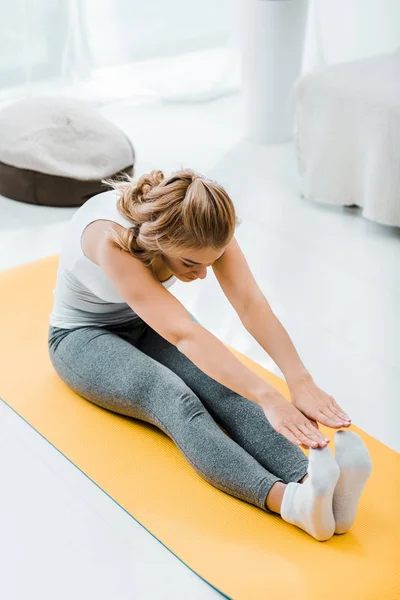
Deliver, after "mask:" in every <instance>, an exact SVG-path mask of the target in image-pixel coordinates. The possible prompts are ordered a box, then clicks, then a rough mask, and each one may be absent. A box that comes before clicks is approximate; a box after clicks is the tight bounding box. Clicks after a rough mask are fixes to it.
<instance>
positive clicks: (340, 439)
mask: <svg viewBox="0 0 400 600" xmlns="http://www.w3.org/2000/svg"><path fill="white" fill-rule="evenodd" d="M335 459H336V462H337V464H338V465H339V468H340V476H339V480H338V482H337V485H336V488H335V491H334V494H333V514H334V517H335V521H336V528H335V533H346V531H348V530H349V529H350V527H351V526H352V525H353V523H354V520H355V518H356V512H357V508H358V503H359V500H360V497H361V494H362V491H363V489H364V487H365V484H366V483H367V480H368V478H369V476H370V474H371V471H372V461H371V457H370V455H369V452H368V449H367V447H366V446H365V444H364V442H363V440H362V438H361V437H360V436H359V435H358V433H356V432H355V431H343V430H340V431H337V432H336V433H335Z"/></svg>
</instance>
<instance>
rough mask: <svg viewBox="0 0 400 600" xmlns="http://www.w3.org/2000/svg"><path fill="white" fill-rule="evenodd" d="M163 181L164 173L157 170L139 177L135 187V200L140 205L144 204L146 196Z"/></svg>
mask: <svg viewBox="0 0 400 600" xmlns="http://www.w3.org/2000/svg"><path fill="white" fill-rule="evenodd" d="M163 179H164V173H163V172H162V171H159V170H154V171H151V173H146V174H145V175H142V176H141V177H139V179H138V180H137V182H136V186H135V199H136V200H137V201H138V202H140V203H142V202H146V195H147V194H148V193H149V192H151V190H152V189H153V188H155V187H157V186H158V185H159V184H160V183H161V182H162V181H163Z"/></svg>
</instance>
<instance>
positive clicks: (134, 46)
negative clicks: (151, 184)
mask: <svg viewBox="0 0 400 600" xmlns="http://www.w3.org/2000/svg"><path fill="white" fill-rule="evenodd" d="M238 1H239V0H202V1H201V2H195V1H190V0H189V1H188V0H169V1H168V2H165V1H164V0H147V1H146V2H142V1H139V0H53V1H52V2H48V1H46V0H15V1H14V3H12V4H11V3H7V4H6V2H5V0H0V2H1V4H2V6H1V13H2V14H1V20H0V32H1V36H0V40H1V41H0V48H1V50H2V52H0V102H2V103H4V102H6V103H7V102H9V101H10V100H15V99H18V98H21V97H26V96H28V95H35V94H40V93H44V92H45V93H52V92H54V93H67V94H72V95H74V96H80V97H83V98H85V99H88V100H90V101H92V102H94V103H96V104H103V103H107V102H109V101H112V100H118V99H123V98H127V97H129V98H132V99H134V98H136V99H137V100H140V99H148V98H161V99H163V100H166V101H190V102H198V101H206V100H211V99H214V98H218V97H219V96H222V95H225V94H229V93H233V92H235V91H237V90H238V89H239V86H240V67H239V60H238V54H239V51H240V50H239V42H238V23H237V14H238V13H237V10H236V7H237V2H238ZM1 57H2V58H1Z"/></svg>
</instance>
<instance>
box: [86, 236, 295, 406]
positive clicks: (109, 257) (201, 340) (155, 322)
mask: <svg viewBox="0 0 400 600" xmlns="http://www.w3.org/2000/svg"><path fill="white" fill-rule="evenodd" d="M98 260H99V265H100V267H101V268H102V270H103V271H104V272H105V274H106V275H107V277H108V278H109V280H110V281H111V283H112V284H113V285H114V287H115V289H116V290H117V291H118V292H119V294H120V295H121V297H122V298H123V299H124V300H125V302H126V303H127V304H129V306H130V307H131V308H132V310H133V311H134V312H135V313H136V314H138V315H139V317H141V318H142V319H143V321H145V322H146V323H147V324H148V325H149V326H150V327H152V328H153V329H154V330H155V331H157V333H159V334H160V335H161V336H162V337H163V338H165V339H166V340H168V341H169V342H170V343H172V344H174V345H175V346H176V347H177V348H178V350H179V351H180V352H182V353H183V354H185V355H186V356H187V357H188V358H189V359H190V360H191V361H192V362H193V363H194V364H195V365H197V366H198V367H199V368H200V369H201V370H202V371H204V373H206V374H207V375H209V376H210V377H212V378H213V379H215V380H216V381H218V382H219V383H222V384H223V385H225V386H226V387H228V388H230V389H231V390H233V391H235V392H237V393H238V394H240V395H242V396H244V397H245V398H248V399H249V400H252V401H253V402H256V403H258V404H261V403H262V402H264V404H265V403H267V402H268V399H269V398H273V399H274V400H275V401H276V399H277V397H279V398H280V399H281V400H282V401H283V402H284V398H283V397H282V396H281V395H280V394H279V392H278V391H277V390H276V389H275V388H274V387H272V386H271V385H269V384H268V383H267V382H266V381H264V380H263V379H262V378H261V377H259V376H258V375H256V374H255V373H253V372H252V371H251V370H250V369H248V368H247V367H246V366H245V365H244V364H243V363H242V362H241V361H240V360H239V359H237V358H236V356H234V355H233V354H232V352H230V350H228V348H227V347H226V346H225V345H224V344H223V343H222V342H221V341H220V340H219V339H218V338H217V337H216V336H214V335H213V334H212V333H211V332H210V331H208V330H207V329H205V328H204V327H203V326H202V325H200V324H199V323H195V322H194V321H193V320H192V318H191V316H190V314H189V312H188V311H187V310H186V308H185V307H184V306H183V305H182V304H181V302H179V300H178V299H177V298H175V296H174V295H173V294H171V292H169V291H168V290H167V289H166V288H165V287H164V286H163V285H161V284H160V283H159V282H158V281H157V280H156V279H155V277H154V276H153V275H152V274H151V273H150V271H149V269H148V268H147V267H146V266H145V265H144V264H143V263H141V262H140V261H139V260H137V259H136V258H134V257H133V256H131V254H129V253H128V252H123V251H122V250H120V249H119V248H116V247H114V246H113V245H112V244H110V243H108V242H105V243H104V244H103V245H102V246H101V247H100V249H99V252H98Z"/></svg>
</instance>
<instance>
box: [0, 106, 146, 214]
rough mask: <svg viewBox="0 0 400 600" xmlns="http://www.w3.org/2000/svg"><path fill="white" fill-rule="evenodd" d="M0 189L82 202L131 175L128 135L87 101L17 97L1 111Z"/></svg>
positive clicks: (56, 202) (30, 199)
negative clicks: (107, 181)
mask: <svg viewBox="0 0 400 600" xmlns="http://www.w3.org/2000/svg"><path fill="white" fill-rule="evenodd" d="M0 131H1V136H0V194H2V195H3V196H6V197H7V198H11V199H13V200H18V201H20V202H26V203H30V204H41V205H45V206H69V207H71V206H81V205H82V204H84V202H85V201H86V200H88V199H89V198H90V197H91V196H94V195H95V194H98V193H100V192H104V191H106V190H107V189H109V187H108V186H107V185H106V184H104V183H101V180H102V179H103V178H105V177H115V176H118V175H119V174H122V173H128V174H129V175H131V176H133V171H134V161H135V152H134V148H133V146H132V143H131V141H130V140H129V138H128V137H127V135H126V134H125V133H124V132H123V131H122V130H121V129H119V127H117V126H115V125H114V124H113V123H111V122H110V121H108V120H107V119H106V118H105V117H103V115H101V114H100V112H99V111H98V110H97V109H96V108H95V107H93V105H92V104H90V103H89V102H86V101H84V100H78V99H75V98H69V97H64V96H45V97H43V96H42V97H36V98H28V99H23V100H19V101H18V102H15V103H12V104H9V105H7V106H5V107H4V108H2V109H1V110H0Z"/></svg>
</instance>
